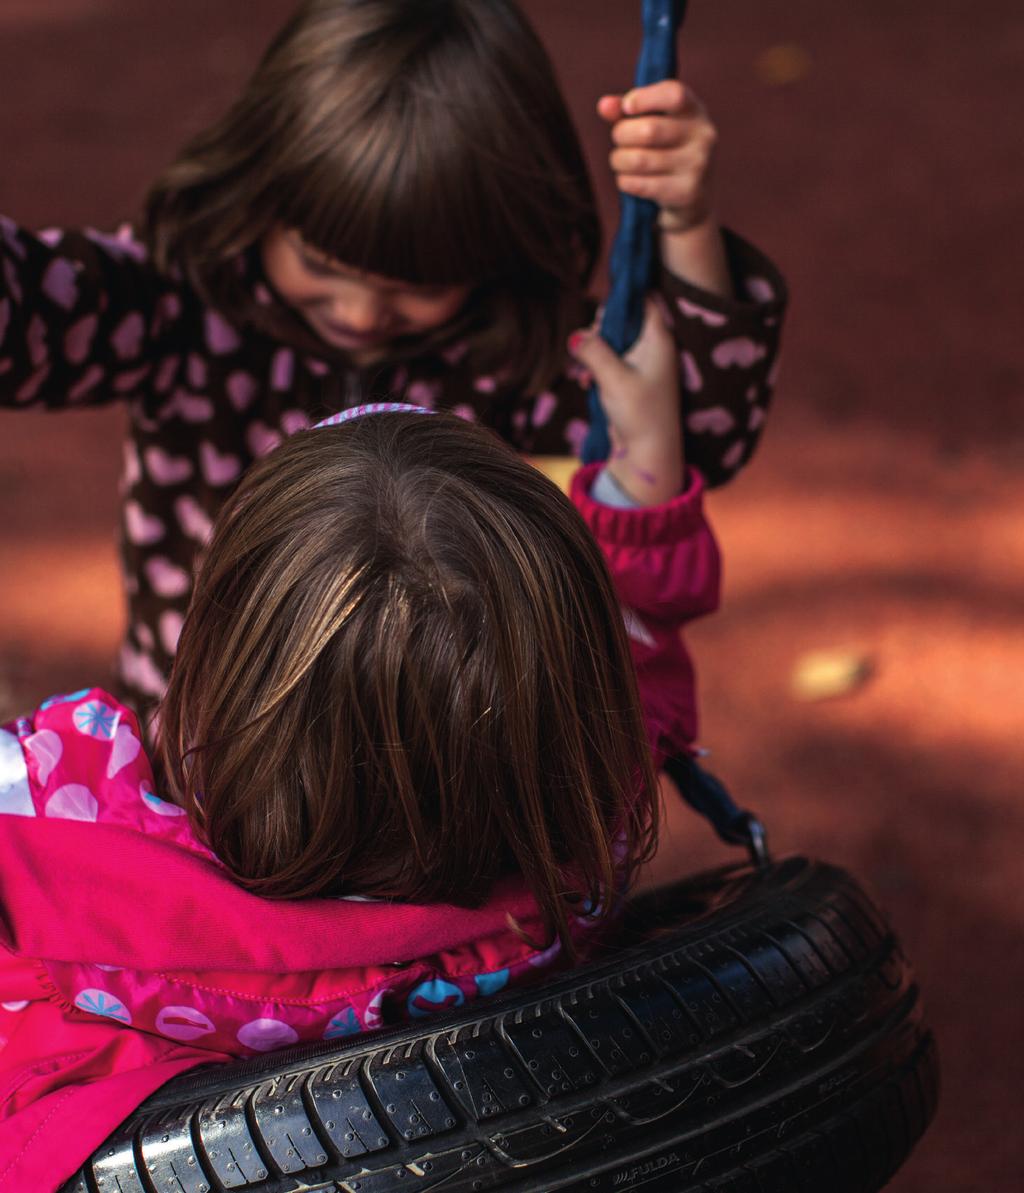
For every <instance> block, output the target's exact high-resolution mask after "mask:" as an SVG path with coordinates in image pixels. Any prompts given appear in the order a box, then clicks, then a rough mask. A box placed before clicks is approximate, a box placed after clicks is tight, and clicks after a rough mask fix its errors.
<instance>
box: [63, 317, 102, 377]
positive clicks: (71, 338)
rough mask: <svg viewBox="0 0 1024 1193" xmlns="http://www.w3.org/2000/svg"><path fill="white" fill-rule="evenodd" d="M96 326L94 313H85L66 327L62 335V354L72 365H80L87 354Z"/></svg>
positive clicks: (96, 321) (97, 321)
mask: <svg viewBox="0 0 1024 1193" xmlns="http://www.w3.org/2000/svg"><path fill="white" fill-rule="evenodd" d="M98 326H99V318H98V317H97V316H96V315H86V316H85V318H84V319H79V320H78V322H77V323H73V324H72V325H71V327H69V328H68V330H67V333H66V335H65V336H64V355H65V356H66V357H67V358H68V360H69V361H71V363H72V364H73V365H80V364H81V363H82V362H83V361H84V360H85V359H86V357H87V356H88V355H89V349H90V348H91V347H92V342H93V340H94V339H95V336H96V328H97V327H98Z"/></svg>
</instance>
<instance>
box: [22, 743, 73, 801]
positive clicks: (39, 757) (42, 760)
mask: <svg viewBox="0 0 1024 1193" xmlns="http://www.w3.org/2000/svg"><path fill="white" fill-rule="evenodd" d="M24 744H25V749H26V750H27V751H28V753H29V754H30V755H31V756H32V758H33V759H34V761H35V764H36V782H37V783H38V784H39V785H40V787H45V786H46V784H47V783H48V782H49V779H50V775H52V774H53V769H54V767H55V766H56V765H57V763H58V762H60V760H61V758H62V757H63V755H64V741H63V739H62V738H61V736H60V734H59V733H55V732H54V731H53V730H52V729H40V730H39V731H38V733H33V734H32V735H31V736H30V737H26V738H25V743H24Z"/></svg>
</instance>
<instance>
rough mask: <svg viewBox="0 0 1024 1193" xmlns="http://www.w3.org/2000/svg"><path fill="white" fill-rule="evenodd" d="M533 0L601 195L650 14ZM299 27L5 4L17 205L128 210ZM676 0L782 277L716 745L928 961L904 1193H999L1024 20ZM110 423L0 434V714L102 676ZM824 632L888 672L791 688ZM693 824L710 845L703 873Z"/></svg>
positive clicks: (1006, 1048)
mask: <svg viewBox="0 0 1024 1193" xmlns="http://www.w3.org/2000/svg"><path fill="white" fill-rule="evenodd" d="M528 7H529V9H530V11H531V12H532V13H533V14H534V16H535V17H536V19H537V21H538V24H539V26H540V28H541V30H542V32H543V34H544V36H545V37H546V38H547V39H548V41H549V44H550V45H551V46H552V48H553V50H554V52H555V54H556V57H557V58H558V60H559V63H560V66H561V69H562V70H563V73H564V76H565V80H566V83H567V86H568V88H569V90H570V93H571V96H572V100H573V103H574V106H575V108H576V111H577V113H578V115H579V119H580V122H581V126H582V127H583V129H584V132H585V134H586V136H587V138H588V143H589V144H590V146H591V147H592V149H593V150H594V160H595V162H596V163H597V168H598V170H599V173H600V175H601V178H602V180H605V177H606V176H605V174H604V172H603V170H602V167H601V163H600V154H601V138H600V129H599V126H598V122H597V120H596V118H594V117H592V116H591V115H590V105H591V101H592V99H593V98H594V97H595V96H596V95H597V94H598V92H599V91H600V90H602V89H611V88H614V87H615V86H616V85H618V84H621V83H622V82H623V81H624V80H625V79H626V78H627V77H628V73H629V68H628V63H629V61H630V60H631V58H632V55H633V52H634V48H635V42H636V29H637V21H636V12H637V11H638V9H639V2H638V0H636V2H634V0H629V2H627V0H598V2H595V0H532V2H531V3H529V4H528ZM287 8H288V3H287V2H286V0H218V3H216V4H208V3H206V2H205V0H175V2H174V3H173V4H162V3H156V2H155V0H2V3H0V145H2V146H3V154H2V161H3V166H2V174H0V210H3V211H4V212H6V213H9V214H11V215H12V216H15V217H17V218H19V219H20V220H22V221H25V222H27V223H35V224H43V223H47V222H61V221H63V222H92V223H96V224H99V225H109V224H110V223H111V222H112V221H114V220H115V219H116V218H118V217H119V216H121V215H122V214H126V213H129V212H130V211H131V210H132V208H133V205H134V203H135V202H136V200H137V199H138V197H139V195H140V193H141V190H142V188H143V186H144V184H145V182H146V180H147V178H148V177H149V176H150V175H151V174H152V173H153V171H154V170H155V169H156V168H157V167H158V166H159V165H160V164H161V163H162V162H163V161H164V160H165V159H166V157H167V156H168V155H169V154H170V153H171V152H172V150H173V149H174V148H175V146H176V145H177V143H178V142H179V141H180V140H181V139H182V137H183V136H184V135H185V134H187V133H188V132H189V131H190V130H191V129H193V128H194V127H196V126H197V125H198V124H200V123H201V122H202V121H203V120H204V119H206V118H207V117H209V116H210V115H211V114H212V113H214V112H215V111H217V109H218V108H219V106H220V104H221V103H222V102H223V101H224V100H225V98H226V97H228V96H229V95H230V94H231V91H232V89H233V87H234V86H235V85H236V84H237V83H238V81H239V80H240V78H241V77H242V75H243V74H244V72H245V71H246V69H247V67H248V65H249V63H250V62H251V60H252V58H253V56H254V54H255V53H256V51H257V49H258V47H260V46H261V44H262V43H263V42H264V40H265V38H266V37H267V36H268V35H269V33H270V31H271V29H272V28H273V27H274V25H275V24H276V23H277V22H278V20H279V19H280V18H281V16H282V14H283V13H284V12H285V11H286V10H287ZM691 8H692V9H693V14H692V17H691V21H690V40H689V46H688V49H687V53H686V73H687V77H688V78H689V79H690V80H691V81H692V82H693V83H694V85H695V86H696V88H697V89H698V91H699V92H700V93H701V94H702V95H704V96H705V98H706V99H707V100H708V102H709V104H710V105H711V106H712V108H713V110H714V112H715V113H716V115H717V118H718V121H719V124H720V127H721V132H722V162H721V194H722V211H723V215H724V216H725V218H727V219H728V220H729V221H731V222H733V223H734V224H735V225H737V226H739V227H741V228H742V229H743V230H745V231H746V232H748V233H749V234H750V235H751V236H753V237H754V238H755V239H756V240H757V241H758V242H760V243H761V244H762V245H764V246H765V247H766V248H768V249H769V250H770V251H771V252H772V253H773V254H774V255H775V256H776V258H777V259H778V260H779V261H780V262H781V263H782V264H783V265H784V267H785V269H786V271H787V273H788V276H789V278H790V281H791V284H792V288H793V292H794V305H793V310H792V316H791V322H790V326H789V331H788V337H787V351H786V358H787V359H786V367H785V369H784V371H783V374H782V383H781V387H780V390H779V398H778V408H777V411H776V413H775V415H774V418H773V421H772V424H771V426H770V429H769V433H768V439H767V442H766V443H765V445H764V448H763V450H762V452H761V454H760V455H759V457H758V458H757V461H756V464H755V466H754V467H753V468H752V469H751V471H750V472H749V474H748V475H747V476H745V477H744V478H743V480H742V482H741V483H739V484H737V485H735V486H734V487H732V488H731V489H730V490H728V491H727V492H724V493H722V494H720V495H718V496H716V497H715V498H714V501H713V514H714V518H715V521H716V524H717V527H718V530H719V533H720V537H721V541H722V544H723V546H724V550H725V555H726V560H727V566H728V583H727V590H726V604H725V609H724V610H723V612H722V613H721V614H719V615H718V616H716V617H714V618H712V619H711V620H709V621H708V622H707V623H706V624H705V625H702V626H700V627H699V628H698V629H697V630H696V631H695V632H694V634H693V645H694V648H695V651H696V654H697V656H698V659H699V663H700V669H701V673H702V677H703V692H704V708H705V736H706V740H707V742H708V744H709V745H711V746H712V747H713V749H714V754H715V764H716V766H717V767H718V769H719V770H720V771H721V772H722V773H723V774H724V775H725V776H727V777H728V779H729V780H730V781H731V782H732V784H733V786H734V787H735V789H736V790H737V792H739V793H741V794H742V796H743V798H744V799H745V800H747V801H748V802H750V803H751V804H753V805H755V806H756V807H758V808H759V809H760V810H761V811H762V812H763V814H764V815H765V817H766V818H767V820H768V822H769V824H770V826H771V829H772V835H773V839H774V843H775V845H776V847H777V848H778V849H781V850H802V851H807V852H811V853H817V854H821V855H824V856H827V857H829V858H832V859H835V860H838V861H840V862H843V863H845V864H848V865H849V866H851V867H852V868H853V869H854V870H855V871H857V872H858V873H859V874H861V875H863V876H865V877H866V878H868V879H869V880H871V881H872V882H873V883H874V885H875V888H876V889H877V890H878V891H879V892H880V894H881V896H882V898H883V900H884V902H885V903H886V904H887V906H888V907H889V909H890V911H891V913H892V915H893V917H894V918H895V920H896V922H897V923H898V924H899V926H900V928H901V930H902V933H903V936H904V939H905V943H906V946H907V949H908V951H909V952H910V954H911V955H912V957H913V958H914V960H915V962H916V965H917V969H918V972H919V974H920V978H921V981H922V983H923V985H924V988H925V990H926V993H927V999H928V1002H929V1004H930V1008H931V1017H932V1020H933V1022H934V1024H935V1027H936V1029H937V1031H938V1033H939V1036H940V1041H941V1046H942V1054H943V1061H944V1068H945V1098H944V1103H943V1108H942V1111H941V1114H940V1117H939V1120H938V1122H937V1123H936V1125H935V1126H934V1127H933V1129H932V1131H931V1133H930V1134H929V1136H928V1137H927V1139H926V1141H925V1142H924V1143H923V1144H922V1146H921V1147H920V1149H919V1150H918V1152H917V1153H916V1154H915V1155H914V1157H913V1158H912V1159H911V1161H910V1162H909V1163H908V1164H907V1166H906V1168H905V1169H904V1171H903V1172H902V1173H901V1174H900V1175H899V1176H898V1178H897V1179H896V1180H895V1181H894V1182H893V1184H892V1186H891V1187H892V1189H893V1190H895V1191H897V1193H925V1191H927V1193H934V1191H939V1190H941V1191H954V1193H961V1191H962V1193H971V1191H974V1190H983V1189H984V1190H1002V1189H1009V1188H1011V1187H1014V1188H1015V1187H1018V1186H1019V1182H1020V1180H1021V1177H1022V1174H1024V1163H1022V1161H1021V1148H1020V1145H1019V1143H1018V1142H1017V1138H1016V1136H1017V1128H1018V1124H1019V1121H1020V1110H1019V1105H1020V1080H1021V1076H1022V1071H1024V1031H1022V1027H1021V1022H1022V1019H1021V1010H1020V992H1021V987H1022V984H1024V947H1022V942H1024V899H1022V896H1021V891H1020V878H1021V864H1020V858H1021V854H1022V851H1024V831H1022V830H1024V808H1022V801H1021V795H1022V793H1021V780H1022V777H1024V732H1022V729H1024V725H1022V714H1024V679H1022V677H1024V635H1022V633H1021V616H1020V610H1021V602H1022V591H1024V517H1022V514H1024V475H1022V471H1021V458H1022V448H1024V430H1022V426H1024V424H1022V422H1021V419H1020V415H1019V412H1018V410H1017V409H1016V404H1017V403H1019V400H1020V397H1021V364H1022V357H1021V351H1020V344H1019V319H1020V317H1019V313H1015V314H1016V317H1015V318H1014V319H1012V320H1011V318H1010V310H1009V298H1010V291H1011V283H1013V282H1019V280H1020V273H1021V272H1022V269H1024V262H1022V261H1021V255H1020V252H1019V246H1020V243H1021V238H1020V233H1019V229H1018V221H1019V219H1020V217H1021V211H1022V204H1021V199H1022V189H1024V188H1022V174H1021V169H1020V160H1021V159H1020V155H1019V152H1018V150H1019V140H1018V138H1017V137H1015V136H1014V133H1015V132H1016V131H1017V130H1016V129H1015V127H1014V125H1015V123H1017V122H1018V121H1019V112H1020V95H1019V91H1015V88H1014V84H1016V83H1018V82H1019V79H1020V78H1021V76H1022V68H1024V16H1022V15H1021V13H1020V8H1019V5H1018V4H1017V3H1016V2H1015V0H988V2H987V3H986V4H984V5H978V4H974V3H972V0H946V2H945V3H943V4H941V5H939V4H930V3H926V2H925V0H905V2H904V3H902V4H891V3H889V0H860V2H859V3H857V4H855V5H838V4H822V3H820V0H787V3H785V4H763V3H760V2H759V0H728V2H725V0H716V2H715V3H711V2H710V0H703V2H701V0H694V3H693V4H692V5H691ZM779 46H782V47H784V49H783V50H782V51H781V52H779V51H777V50H776V52H775V53H774V55H769V57H768V58H766V57H765V55H766V52H767V51H769V50H771V49H772V48H773V47H779ZM785 47H790V48H788V49H786V48H785ZM794 47H795V49H794ZM780 63H781V65H780ZM780 71H781V73H783V74H785V73H786V72H788V73H789V74H790V75H792V74H797V75H801V72H802V77H798V78H796V79H793V80H792V81H790V82H788V83H784V82H781V81H780V79H779V74H780ZM1015 95H1016V98H1014V96H1015ZM1014 163H1015V164H1014ZM606 189H607V187H606ZM121 427H122V418H121V415H120V414H119V413H118V412H117V411H111V412H105V413H93V414H77V415H66V416H60V417H45V416H41V415H32V414H19V415H17V416H14V415H12V416H8V417H5V418H3V422H2V428H3V429H2V435H0V503H2V506H0V508H2V511H3V520H4V531H3V535H2V543H0V577H2V586H0V612H2V618H0V715H5V714H10V713H13V712H15V711H20V710H22V709H24V708H26V707H29V706H31V705H32V704H33V702H34V701H35V700H36V698H37V697H40V696H43V695H45V694H48V693H49V692H51V691H54V690H57V689H62V688H64V689H66V688H68V687H75V686H78V685H79V684H81V683H83V682H86V681H95V680H97V679H99V680H102V679H103V678H104V677H105V675H106V669H107V665H108V661H109V659H110V657H111V654H112V651H113V648H114V644H115V642H116V640H117V635H118V623H119V617H120V606H119V587H118V577H117V573H116V571H115V567H114V559H113V549H112V546H111V543H112V527H113V525H114V519H115V508H116V494H115V474H116V469H117V463H118V440H119V435H120V431H121ZM833 646H844V647H845V646H848V647H852V648H855V649H857V650H863V651H866V652H868V653H869V654H870V655H872V656H873V658H874V659H875V661H876V664H877V674H876V677H875V679H874V680H873V681H872V682H871V683H869V684H868V685H867V686H866V687H865V688H863V689H862V690H861V691H859V692H857V693H856V694H855V695H852V696H849V697H847V698H844V699H841V700H836V701H833V702H830V703H823V704H812V705H807V704H800V703H798V702H796V701H795V700H794V699H793V698H792V697H791V695H790V693H789V687H788V679H789V675H790V672H791V669H792V667H793V664H794V660H796V659H797V657H798V656H799V655H800V654H801V652H803V651H806V650H810V649H815V648H820V647H833ZM693 831H694V839H695V845H694V855H695V859H696V858H699V857H703V856H707V857H711V856H715V852H716V851H715V850H714V848H713V847H711V846H710V845H709V844H708V843H707V835H706V833H705V830H704V829H703V828H702V826H700V825H698V824H695V825H694V830H693ZM1014 1177H1016V1178H1017V1179H1016V1180H1014Z"/></svg>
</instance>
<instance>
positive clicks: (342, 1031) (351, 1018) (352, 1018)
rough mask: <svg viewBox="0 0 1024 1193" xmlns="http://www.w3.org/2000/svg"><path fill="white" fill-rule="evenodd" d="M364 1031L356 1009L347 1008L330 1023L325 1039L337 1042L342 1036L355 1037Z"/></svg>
mask: <svg viewBox="0 0 1024 1193" xmlns="http://www.w3.org/2000/svg"><path fill="white" fill-rule="evenodd" d="M362 1030H363V1029H362V1026H361V1025H360V1023H359V1019H358V1017H357V1015H356V1013H355V1010H354V1008H352V1007H346V1008H345V1010H344V1011H339V1012H338V1014H337V1015H335V1016H334V1018H333V1019H332V1020H331V1021H330V1023H328V1024H327V1030H326V1031H325V1032H324V1039H325V1040H337V1039H340V1038H341V1037H342V1036H354V1035H357V1034H358V1033H359V1032H360V1031H362Z"/></svg>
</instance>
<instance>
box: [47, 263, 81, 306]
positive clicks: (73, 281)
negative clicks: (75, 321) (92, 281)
mask: <svg viewBox="0 0 1024 1193" xmlns="http://www.w3.org/2000/svg"><path fill="white" fill-rule="evenodd" d="M42 289H43V293H44V294H45V295H46V297H47V298H48V299H50V301H51V302H54V303H56V304H57V306H59V307H63V309H64V310H65V311H70V310H71V308H72V307H73V306H74V305H75V303H76V302H77V301H78V279H77V278H76V276H75V267H74V265H72V264H71V262H70V261H68V260H67V259H66V258H64V257H57V258H55V259H54V260H53V261H51V262H50V264H49V265H48V266H47V267H46V272H45V273H44V274H43V280H42Z"/></svg>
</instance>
